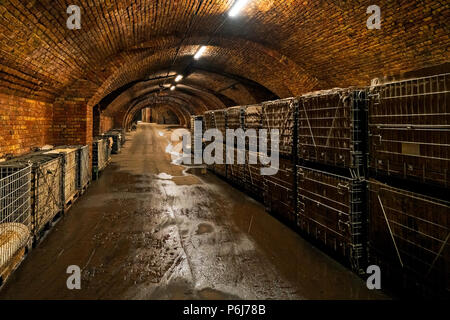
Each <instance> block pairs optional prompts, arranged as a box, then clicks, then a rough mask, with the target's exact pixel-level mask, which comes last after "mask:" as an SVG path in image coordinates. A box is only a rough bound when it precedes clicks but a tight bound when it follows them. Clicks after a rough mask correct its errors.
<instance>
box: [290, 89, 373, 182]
mask: <svg viewBox="0 0 450 320" xmlns="http://www.w3.org/2000/svg"><path fill="white" fill-rule="evenodd" d="M331 100H334V101H335V102H336V104H335V105H333V106H329V104H330V101H331ZM366 110H367V94H366V90H365V89H359V88H347V89H340V88H339V89H332V90H324V91H319V92H314V93H311V94H306V95H303V96H302V97H301V98H300V103H299V110H298V121H297V127H298V157H299V158H300V160H306V161H309V162H315V163H321V164H324V165H331V166H336V167H340V168H353V169H356V170H357V172H358V173H359V174H360V175H361V176H364V175H365V172H364V168H365V165H366V161H365V157H366V152H367V147H366V143H365V141H366V134H365V132H366V120H367V119H366V118H367V117H366ZM330 121H331V123H330V124H329V125H327V124H326V123H327V122H328V123H329V122H330ZM324 122H325V124H326V125H325V126H323V123H324ZM333 141H335V142H333ZM360 171H361V172H360Z"/></svg>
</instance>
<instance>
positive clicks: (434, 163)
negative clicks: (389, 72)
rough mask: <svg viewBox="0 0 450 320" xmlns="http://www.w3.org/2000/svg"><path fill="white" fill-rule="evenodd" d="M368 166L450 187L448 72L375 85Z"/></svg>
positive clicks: (386, 172) (391, 173)
mask: <svg viewBox="0 0 450 320" xmlns="http://www.w3.org/2000/svg"><path fill="white" fill-rule="evenodd" d="M370 97H371V100H370V101H371V105H370V108H369V136H370V158H369V160H370V161H369V163H370V168H371V170H372V171H373V172H374V173H375V174H376V175H386V176H393V177H398V178H401V179H408V180H410V181H416V182H419V183H424V184H430V185H436V186H440V187H446V188H448V187H450V186H449V185H448V184H449V181H450V106H449V101H450V74H442V75H436V76H432V77H426V78H419V79H411V80H405V81H399V82H393V83H387V84H382V85H379V86H375V87H372V88H371V90H370Z"/></svg>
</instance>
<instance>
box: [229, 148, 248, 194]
mask: <svg viewBox="0 0 450 320" xmlns="http://www.w3.org/2000/svg"><path fill="white" fill-rule="evenodd" d="M229 148H230V151H227V153H226V157H227V158H226V159H227V179H228V180H229V181H230V182H231V183H232V184H234V185H235V186H237V187H239V188H244V182H245V169H246V165H245V161H246V159H245V156H246V153H245V150H244V149H237V148H233V147H229ZM231 155H232V157H231ZM239 157H243V160H244V163H242V161H239ZM241 160H242V159H241Z"/></svg>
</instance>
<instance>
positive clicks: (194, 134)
mask: <svg viewBox="0 0 450 320" xmlns="http://www.w3.org/2000/svg"><path fill="white" fill-rule="evenodd" d="M196 121H200V122H201V124H202V132H196V131H195V122H196ZM204 131H205V124H204V117H203V116H191V126H190V133H191V152H192V153H194V151H195V149H194V148H195V146H194V141H195V137H199V138H200V139H199V141H201V143H202V152H203V149H204V145H203V133H204ZM202 154H203V153H202Z"/></svg>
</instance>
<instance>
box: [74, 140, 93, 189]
mask: <svg viewBox="0 0 450 320" xmlns="http://www.w3.org/2000/svg"><path fill="white" fill-rule="evenodd" d="M77 164H78V181H77V182H78V183H77V187H78V189H79V190H82V189H84V188H85V187H86V186H87V185H88V184H89V182H90V181H91V179H92V171H91V162H90V157H89V146H87V145H86V146H80V147H79V148H78V160H77Z"/></svg>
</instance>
